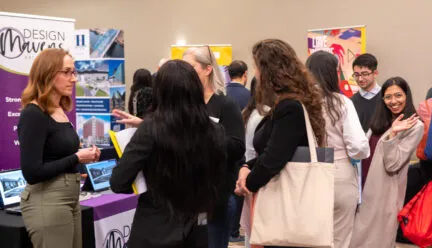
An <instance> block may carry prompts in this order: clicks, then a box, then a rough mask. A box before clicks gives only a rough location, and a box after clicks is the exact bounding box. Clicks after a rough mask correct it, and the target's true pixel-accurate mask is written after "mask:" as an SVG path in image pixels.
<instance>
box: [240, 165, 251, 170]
mask: <svg viewBox="0 0 432 248" xmlns="http://www.w3.org/2000/svg"><path fill="white" fill-rule="evenodd" d="M241 167H242V168H243V167H246V168H248V169H249V165H247V164H244V165H242V166H241Z"/></svg>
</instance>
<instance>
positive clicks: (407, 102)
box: [350, 77, 423, 248]
mask: <svg viewBox="0 0 432 248" xmlns="http://www.w3.org/2000/svg"><path fill="white" fill-rule="evenodd" d="M380 94H381V99H380V100H379V101H378V103H377V106H376V109H375V113H374V115H373V116H372V120H371V124H370V130H369V131H368V134H367V135H368V136H369V137H370V138H369V145H370V148H371V155H370V157H369V158H367V159H364V160H363V161H362V174H363V181H364V182H363V183H364V187H363V195H362V199H363V202H362V204H361V205H360V206H359V208H358V212H357V216H356V218H355V223H354V230H353V237H352V240H351V246H350V247H353V248H357V247H382V248H393V247H395V240H396V232H397V228H398V222H397V215H398V213H399V211H400V210H401V209H402V207H403V203H404V197H405V190H406V187H407V173H408V164H409V162H410V158H411V155H412V154H413V152H414V151H415V149H416V148H417V145H418V144H419V143H420V140H421V138H422V136H423V122H421V121H419V120H418V119H419V117H418V116H417V115H416V110H415V108H414V105H413V100H412V96H411V90H410V87H409V85H408V83H407V82H406V81H405V79H403V78H401V77H393V78H389V79H388V80H387V81H386V82H385V83H384V84H383V86H382V88H381V93H380ZM366 176H367V177H366Z"/></svg>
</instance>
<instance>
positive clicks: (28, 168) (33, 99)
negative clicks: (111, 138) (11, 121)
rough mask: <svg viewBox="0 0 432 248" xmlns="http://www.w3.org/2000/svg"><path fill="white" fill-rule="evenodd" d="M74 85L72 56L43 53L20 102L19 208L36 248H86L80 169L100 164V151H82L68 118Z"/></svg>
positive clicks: (63, 52) (74, 74)
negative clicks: (22, 186) (23, 185)
mask: <svg viewBox="0 0 432 248" xmlns="http://www.w3.org/2000/svg"><path fill="white" fill-rule="evenodd" d="M75 83H76V70H75V66H74V60H73V59H72V56H71V55H70V54H69V53H68V52H66V51H64V50H62V49H53V48H50V49H45V50H43V51H42V52H41V53H40V54H39V55H38V56H37V57H36V59H35V60H34V62H33V65H32V67H31V69H30V75H29V81H28V84H27V87H26V88H25V89H24V91H23V93H22V96H21V99H22V101H21V104H22V110H21V116H20V119H19V123H18V138H19V142H20V158H21V169H22V172H23V175H24V178H25V179H26V181H27V182H28V184H27V186H26V188H25V189H24V191H23V192H22V194H21V208H22V215H23V219H24V223H25V226H26V229H27V231H28V233H29V236H30V238H31V241H32V243H33V247H35V248H50V247H53V248H54V247H59V245H61V247H69V248H81V247H82V237H81V236H82V235H81V210H80V204H79V192H80V175H79V174H78V170H77V165H78V164H79V163H90V162H95V161H97V160H99V156H100V151H99V149H98V148H96V147H95V146H93V147H92V148H86V149H81V150H78V149H79V138H78V135H77V133H76V132H75V128H74V127H73V125H72V123H71V122H70V121H69V119H68V117H67V116H66V114H65V111H70V110H71V109H72V98H71V96H72V90H73V88H74V87H75Z"/></svg>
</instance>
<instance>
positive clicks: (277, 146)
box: [236, 39, 325, 224]
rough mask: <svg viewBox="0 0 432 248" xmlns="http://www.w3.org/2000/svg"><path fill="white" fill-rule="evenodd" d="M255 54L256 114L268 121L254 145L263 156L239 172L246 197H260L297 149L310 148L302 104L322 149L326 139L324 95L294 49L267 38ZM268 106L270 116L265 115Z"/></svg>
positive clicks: (260, 127)
mask: <svg viewBox="0 0 432 248" xmlns="http://www.w3.org/2000/svg"><path fill="white" fill-rule="evenodd" d="M252 54H253V58H254V61H255V65H256V69H255V76H256V78H257V80H258V84H257V89H256V90H257V94H256V101H257V104H258V105H257V109H258V111H260V113H262V114H263V115H265V117H264V119H263V121H262V122H261V123H260V124H259V125H258V127H257V129H256V131H255V136H254V141H253V142H254V147H255V150H256V152H257V154H258V156H257V157H256V158H255V159H253V160H251V161H248V162H247V163H246V164H245V165H244V166H243V167H242V168H241V169H240V172H239V179H238V181H237V189H236V192H237V193H238V194H242V195H246V194H248V193H250V192H257V191H258V190H259V189H260V188H261V187H263V186H265V185H266V184H267V183H268V182H269V181H270V180H271V179H272V178H273V177H274V176H276V175H278V174H279V172H280V171H281V170H282V169H283V167H284V166H285V164H286V163H287V162H288V161H290V160H291V158H292V156H293V155H294V153H295V151H296V149H297V147H298V146H308V139H307V133H306V123H305V119H304V112H303V108H302V104H303V105H304V106H305V107H306V109H307V111H308V113H309V116H310V120H311V124H312V128H313V130H314V132H315V135H316V137H317V142H318V144H319V145H323V144H324V138H325V120H324V118H323V115H322V96H321V93H320V91H319V89H318V88H317V87H316V86H315V84H314V82H313V79H312V77H311V75H310V74H309V72H308V70H307V69H306V67H305V66H304V64H303V63H302V62H300V60H299V59H298V57H297V55H296V53H295V51H294V49H293V48H292V47H291V46H290V45H289V44H287V43H286V42H284V41H281V40H277V39H268V40H263V41H259V42H258V43H256V44H255V45H254V47H253V49H252ZM264 105H268V106H269V107H270V108H271V111H270V112H266V111H265V109H264ZM317 207H318V206H317ZM293 224H296V223H293Z"/></svg>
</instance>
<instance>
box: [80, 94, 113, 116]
mask: <svg viewBox="0 0 432 248" xmlns="http://www.w3.org/2000/svg"><path fill="white" fill-rule="evenodd" d="M76 112H77V113H104V114H105V113H110V99H109V98H107V99H103V98H77V99H76Z"/></svg>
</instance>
